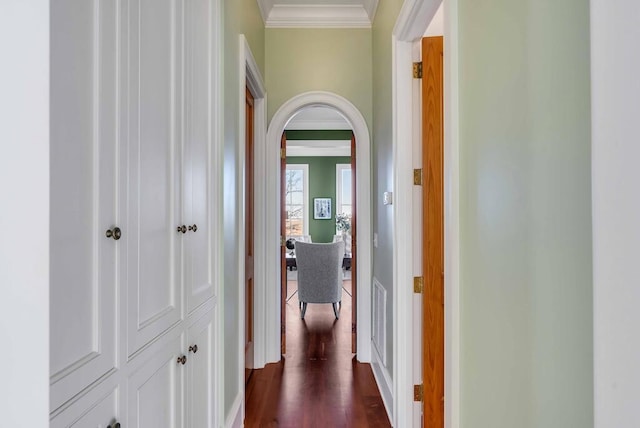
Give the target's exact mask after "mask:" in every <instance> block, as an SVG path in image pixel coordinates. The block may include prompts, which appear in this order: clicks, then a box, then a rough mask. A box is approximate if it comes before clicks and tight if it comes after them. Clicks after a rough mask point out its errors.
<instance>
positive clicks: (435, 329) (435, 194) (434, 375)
mask: <svg viewBox="0 0 640 428" xmlns="http://www.w3.org/2000/svg"><path fill="white" fill-rule="evenodd" d="M442 64H443V39H442V37H426V38H424V39H422V68H423V74H422V76H423V77H422V168H423V178H422V189H423V190H422V191H423V198H422V200H423V207H422V209H423V220H422V221H423V224H422V226H423V245H422V257H423V260H422V266H423V275H424V291H423V294H422V296H423V297H422V307H423V311H422V314H423V319H422V326H423V329H422V334H423V338H422V343H423V355H422V376H423V385H424V394H423V397H424V417H423V426H425V427H429V428H440V427H444V200H443V192H444V190H443V182H444V180H443V146H444V132H443V128H444V126H443V125H444V120H443V107H442V104H443V101H442V99H443V98H442V93H443V78H442Z"/></svg>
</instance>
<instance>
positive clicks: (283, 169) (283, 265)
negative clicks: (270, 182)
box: [280, 132, 287, 355]
mask: <svg viewBox="0 0 640 428" xmlns="http://www.w3.org/2000/svg"><path fill="white" fill-rule="evenodd" d="M286 194H287V134H286V133H284V132H283V133H282V137H281V138H280V241H281V242H280V353H281V354H283V355H284V353H285V352H286V351H287V302H286V299H287V260H286V251H287V248H286V247H285V246H284V240H285V239H286V236H287V201H286V199H285V198H286Z"/></svg>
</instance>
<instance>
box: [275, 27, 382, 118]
mask: <svg viewBox="0 0 640 428" xmlns="http://www.w3.org/2000/svg"><path fill="white" fill-rule="evenodd" d="M265 55H266V61H265V64H266V73H265V74H266V76H265V80H266V86H267V92H268V97H269V101H268V106H267V110H268V121H271V118H272V117H273V115H274V114H275V112H276V111H278V109H279V108H280V106H281V105H282V104H283V103H285V102H286V101H288V100H289V99H291V98H292V97H294V96H296V95H299V94H301V93H304V92H308V91H329V92H333V93H336V94H338V95H341V96H343V97H345V98H346V99H348V100H349V101H350V102H351V103H353V105H355V106H356V108H358V110H360V113H362V116H364V118H365V120H366V121H367V124H368V125H369V130H371V117H372V114H371V73H372V71H371V66H372V65H371V30H369V29H275V28H271V29H267V30H266V48H265Z"/></svg>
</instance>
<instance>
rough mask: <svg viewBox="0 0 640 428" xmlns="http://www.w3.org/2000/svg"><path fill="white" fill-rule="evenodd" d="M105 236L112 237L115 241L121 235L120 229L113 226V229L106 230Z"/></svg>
mask: <svg viewBox="0 0 640 428" xmlns="http://www.w3.org/2000/svg"><path fill="white" fill-rule="evenodd" d="M105 236H106V237H107V238H113V240H114V241H117V240H118V239H120V237H122V230H120V228H119V227H114V228H113V229H109V230H107V232H106V233H105Z"/></svg>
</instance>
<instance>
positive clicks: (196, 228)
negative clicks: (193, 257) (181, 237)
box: [189, 224, 198, 232]
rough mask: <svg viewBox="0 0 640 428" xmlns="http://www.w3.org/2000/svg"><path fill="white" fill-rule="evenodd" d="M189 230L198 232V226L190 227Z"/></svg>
mask: <svg viewBox="0 0 640 428" xmlns="http://www.w3.org/2000/svg"><path fill="white" fill-rule="evenodd" d="M189 230H193V231H194V232H197V231H198V226H196V225H195V224H194V225H193V226H189Z"/></svg>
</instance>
